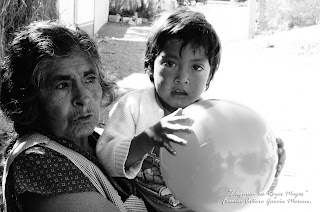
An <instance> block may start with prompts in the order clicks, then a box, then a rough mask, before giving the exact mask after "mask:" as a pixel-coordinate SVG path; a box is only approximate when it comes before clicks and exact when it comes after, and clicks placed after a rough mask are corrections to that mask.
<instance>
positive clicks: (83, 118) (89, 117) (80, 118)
mask: <svg viewBox="0 0 320 212" xmlns="http://www.w3.org/2000/svg"><path fill="white" fill-rule="evenodd" d="M92 118H93V115H92V114H88V115H81V116H78V117H77V118H75V119H74V121H79V122H88V121H91V120H92Z"/></svg>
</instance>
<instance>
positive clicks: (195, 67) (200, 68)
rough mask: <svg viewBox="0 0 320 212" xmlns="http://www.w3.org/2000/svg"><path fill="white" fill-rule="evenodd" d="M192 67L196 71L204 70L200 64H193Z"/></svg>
mask: <svg viewBox="0 0 320 212" xmlns="http://www.w3.org/2000/svg"><path fill="white" fill-rule="evenodd" d="M192 69H193V70H195V71H202V70H203V67H202V66H199V65H193V66H192Z"/></svg>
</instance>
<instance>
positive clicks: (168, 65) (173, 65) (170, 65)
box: [163, 61, 177, 68]
mask: <svg viewBox="0 0 320 212" xmlns="http://www.w3.org/2000/svg"><path fill="white" fill-rule="evenodd" d="M163 64H164V65H165V66H167V67H170V68H172V67H176V66H177V65H176V64H175V63H174V62H172V61H167V62H164V63H163Z"/></svg>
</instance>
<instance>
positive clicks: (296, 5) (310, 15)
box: [264, 0, 320, 30]
mask: <svg viewBox="0 0 320 212" xmlns="http://www.w3.org/2000/svg"><path fill="white" fill-rule="evenodd" d="M264 16H265V21H266V23H267V27H268V28H269V29H271V30H287V29H291V28H294V27H304V26H310V25H315V24H319V23H320V1H319V0H266V8H265V14H264Z"/></svg>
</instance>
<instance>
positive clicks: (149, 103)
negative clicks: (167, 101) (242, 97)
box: [96, 87, 164, 179]
mask: <svg viewBox="0 0 320 212" xmlns="http://www.w3.org/2000/svg"><path fill="white" fill-rule="evenodd" d="M163 116H164V111H163V109H162V108H160V107H159V105H158V104H157V101H156V99H155V91H154V87H150V88H147V89H142V90H136V91H133V92H130V93H128V94H126V95H125V96H123V97H122V98H121V99H120V100H119V101H118V102H117V103H116V104H115V105H114V106H113V108H112V110H111V111H110V114H109V119H108V122H107V124H106V126H105V129H104V132H103V134H102V136H101V137H100V139H99V141H98V144H97V149H96V153H97V157H98V158H99V160H100V161H101V162H102V164H103V166H104V168H106V170H107V171H108V172H109V173H110V175H111V176H113V177H126V178H128V179H133V178H135V177H136V175H137V174H138V172H139V170H140V169H141V166H142V162H143V159H142V160H141V161H139V162H137V163H136V164H135V165H134V166H132V167H131V168H130V169H128V170H125V168H124V164H125V162H126V160H127V156H128V153H129V148H130V144H131V140H132V139H133V137H135V136H136V135H139V134H140V133H142V132H143V131H144V130H145V129H147V128H149V127H151V126H153V125H155V124H156V123H157V122H159V121H160V120H161V118H162V117H163Z"/></svg>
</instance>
